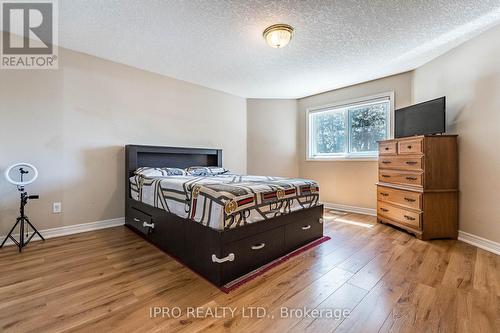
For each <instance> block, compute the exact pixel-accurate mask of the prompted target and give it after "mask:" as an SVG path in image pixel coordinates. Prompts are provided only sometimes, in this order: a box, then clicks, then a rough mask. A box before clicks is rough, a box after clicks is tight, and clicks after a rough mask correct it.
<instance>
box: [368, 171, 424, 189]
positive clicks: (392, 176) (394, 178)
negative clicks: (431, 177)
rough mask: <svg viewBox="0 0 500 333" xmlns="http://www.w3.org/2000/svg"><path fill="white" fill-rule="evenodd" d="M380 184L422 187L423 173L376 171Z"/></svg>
mask: <svg viewBox="0 0 500 333" xmlns="http://www.w3.org/2000/svg"><path fill="white" fill-rule="evenodd" d="M378 173H379V174H378V179H379V180H380V181H381V182H385V183H392V184H402V185H410V186H423V173H422V172H410V171H398V170H388V169H383V170H379V171H378Z"/></svg>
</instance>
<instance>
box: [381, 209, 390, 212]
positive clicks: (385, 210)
mask: <svg viewBox="0 0 500 333" xmlns="http://www.w3.org/2000/svg"><path fill="white" fill-rule="evenodd" d="M380 210H381V211H383V212H388V211H389V210H388V209H386V208H380Z"/></svg>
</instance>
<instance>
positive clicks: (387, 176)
mask: <svg viewBox="0 0 500 333" xmlns="http://www.w3.org/2000/svg"><path fill="white" fill-rule="evenodd" d="M382 177H383V178H391V176H389V175H382Z"/></svg>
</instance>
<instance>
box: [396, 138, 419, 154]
mask: <svg viewBox="0 0 500 333" xmlns="http://www.w3.org/2000/svg"><path fill="white" fill-rule="evenodd" d="M398 152H399V154H401V155H404V154H422V153H423V152H424V139H423V138H416V139H409V140H401V141H399V142H398Z"/></svg>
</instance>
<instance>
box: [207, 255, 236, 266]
mask: <svg viewBox="0 0 500 333" xmlns="http://www.w3.org/2000/svg"><path fill="white" fill-rule="evenodd" d="M212 261H213V262H216V263H218V264H222V263H223V262H226V261H234V253H229V254H228V255H227V257H224V258H217V256H216V255H215V254H212Z"/></svg>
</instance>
